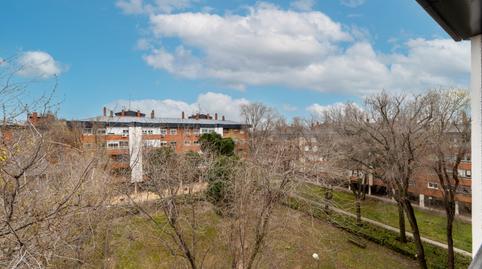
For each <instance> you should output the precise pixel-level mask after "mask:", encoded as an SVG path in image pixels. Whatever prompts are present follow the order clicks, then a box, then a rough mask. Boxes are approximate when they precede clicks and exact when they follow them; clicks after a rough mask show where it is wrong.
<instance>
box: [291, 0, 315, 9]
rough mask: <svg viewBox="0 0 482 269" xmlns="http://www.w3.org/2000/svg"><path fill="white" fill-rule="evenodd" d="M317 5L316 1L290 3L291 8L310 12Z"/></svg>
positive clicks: (303, 0)
mask: <svg viewBox="0 0 482 269" xmlns="http://www.w3.org/2000/svg"><path fill="white" fill-rule="evenodd" d="M314 5H315V0H295V1H293V2H291V3H290V7H291V8H293V9H296V10H300V11H310V10H312V9H313V6H314Z"/></svg>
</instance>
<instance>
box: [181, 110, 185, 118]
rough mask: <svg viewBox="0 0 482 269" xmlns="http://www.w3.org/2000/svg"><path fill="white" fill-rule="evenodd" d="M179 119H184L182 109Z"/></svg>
mask: <svg viewBox="0 0 482 269" xmlns="http://www.w3.org/2000/svg"><path fill="white" fill-rule="evenodd" d="M181 119H184V111H183V112H182V113H181Z"/></svg>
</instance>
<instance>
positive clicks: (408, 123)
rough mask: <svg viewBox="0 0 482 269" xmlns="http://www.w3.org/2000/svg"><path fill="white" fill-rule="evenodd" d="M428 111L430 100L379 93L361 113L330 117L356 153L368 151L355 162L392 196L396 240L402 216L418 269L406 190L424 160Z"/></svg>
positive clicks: (413, 223) (417, 238)
mask: <svg viewBox="0 0 482 269" xmlns="http://www.w3.org/2000/svg"><path fill="white" fill-rule="evenodd" d="M433 106H434V105H433V99H432V98H431V96H430V95H418V96H411V97H407V96H403V95H401V96H395V95H388V94H387V93H385V92H382V93H381V94H378V95H375V96H371V97H368V98H367V99H366V100H365V103H364V106H363V110H361V109H357V108H355V107H353V106H348V107H346V108H344V109H343V110H341V109H338V111H336V113H332V120H333V119H334V121H333V122H334V123H335V124H337V125H338V130H341V131H342V132H341V133H342V134H343V135H344V136H345V137H346V136H348V137H357V144H359V145H362V144H364V145H365V146H362V148H365V149H367V150H368V151H366V152H365V155H364V156H365V158H363V159H357V160H356V161H357V162H359V163H360V164H362V165H364V166H365V167H366V168H369V169H370V170H372V171H373V172H374V175H377V177H379V178H380V179H382V180H384V182H385V184H386V185H387V187H388V188H389V189H391V190H393V194H394V198H395V199H396V201H397V202H398V203H399V206H400V210H399V216H400V218H399V220H400V233H401V239H402V240H403V239H404V236H405V235H404V231H403V230H404V226H403V225H404V219H403V211H404V212H405V213H406V214H407V217H408V220H409V223H410V226H411V228H412V232H413V235H414V240H415V245H416V248H417V260H418V262H419V265H420V267H421V268H426V267H427V265H426V260H425V252H424V249H423V245H422V241H421V236H420V231H419V228H418V224H417V219H416V216H415V213H414V210H413V207H412V205H411V202H410V199H409V193H408V187H409V183H410V180H411V178H412V176H413V175H414V172H415V171H416V170H417V169H418V168H419V167H420V165H421V161H422V159H423V157H424V154H426V149H427V143H426V141H427V140H428V138H429V136H430V134H429V132H428V130H429V128H430V126H431V124H432V123H433V120H434V117H433V109H434V107H433ZM333 115H334V116H333ZM367 160H368V162H367ZM401 208H403V210H401Z"/></svg>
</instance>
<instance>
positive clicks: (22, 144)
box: [0, 62, 108, 268]
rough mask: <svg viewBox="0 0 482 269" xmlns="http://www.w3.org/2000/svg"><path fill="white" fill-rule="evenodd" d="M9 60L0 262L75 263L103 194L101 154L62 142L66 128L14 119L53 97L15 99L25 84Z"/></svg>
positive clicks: (1, 156)
mask: <svg viewBox="0 0 482 269" xmlns="http://www.w3.org/2000/svg"><path fill="white" fill-rule="evenodd" d="M13 66H14V62H12V63H11V65H10V66H9V67H8V68H6V69H2V70H1V71H2V72H7V73H2V74H0V79H1V82H0V83H2V86H1V88H2V90H1V92H0V99H2V101H5V102H7V104H6V105H4V106H3V110H2V113H3V118H4V120H3V123H2V127H1V135H0V208H1V210H0V245H1V246H2V247H1V249H0V267H3V268H24V267H40V268H43V267H47V266H51V265H52V264H58V263H62V262H64V261H69V262H72V261H74V262H75V263H76V264H81V263H82V262H83V258H84V256H83V254H84V253H83V252H82V250H81V247H80V246H82V245H83V244H84V243H85V241H86V238H88V237H89V234H88V233H90V231H91V230H90V229H82V228H81V227H83V225H91V224H94V222H96V220H93V219H92V217H94V216H96V210H98V209H102V208H103V201H104V198H106V195H104V191H105V190H106V188H104V184H106V183H107V182H108V180H107V178H106V177H105V176H106V174H105V173H104V170H103V169H102V168H99V167H101V166H102V165H101V163H102V160H100V159H98V158H93V157H92V156H88V155H86V154H84V152H83V151H82V150H81V149H79V148H76V147H75V146H74V145H73V144H69V143H68V142H67V140H63V138H64V137H66V136H67V134H66V132H68V130H67V129H68V128H64V129H63V131H60V130H61V129H57V128H53V126H51V124H50V123H45V124H43V125H42V127H39V126H36V125H34V124H32V123H30V122H27V123H22V122H20V121H19V119H18V116H19V115H24V113H25V112H28V111H29V110H30V109H31V108H32V107H34V108H48V107H50V104H49V102H50V99H51V98H50V97H49V98H47V99H43V97H42V96H41V97H39V98H40V99H36V100H35V101H34V102H33V103H32V104H28V105H27V104H25V103H24V102H23V101H22V100H21V98H20V97H22V96H24V94H28V93H27V88H26V87H27V86H28V84H26V83H25V82H18V81H17V80H16V79H17V77H16V72H18V71H19V70H21V69H18V68H13ZM10 68H13V71H12V70H11V69H10ZM10 72H12V73H10ZM50 96H51V95H50ZM19 122H20V123H19ZM55 124H60V123H59V122H55ZM51 127H52V128H51ZM54 129H55V131H53V130H54ZM66 142H67V143H66ZM99 211H101V210H98V211H97V212H99ZM87 222H90V223H89V224H87Z"/></svg>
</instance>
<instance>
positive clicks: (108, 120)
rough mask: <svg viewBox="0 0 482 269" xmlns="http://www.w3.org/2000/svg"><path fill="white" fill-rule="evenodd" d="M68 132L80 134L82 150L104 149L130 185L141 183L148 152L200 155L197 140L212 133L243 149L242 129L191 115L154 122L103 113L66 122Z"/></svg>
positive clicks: (135, 115) (122, 113) (239, 125)
mask: <svg viewBox="0 0 482 269" xmlns="http://www.w3.org/2000/svg"><path fill="white" fill-rule="evenodd" d="M68 124H69V125H70V126H71V127H72V128H77V129H79V130H81V134H80V140H81V143H82V145H83V147H84V148H85V149H96V148H99V147H101V148H105V150H106V153H107V155H108V156H109V158H110V160H111V162H110V163H111V167H112V168H113V170H124V171H127V172H130V174H131V182H140V181H142V179H143V167H142V157H143V152H144V151H145V150H148V149H152V148H160V147H171V148H173V149H174V150H175V151H176V152H177V153H184V152H190V151H193V152H200V151H201V147H200V144H199V138H200V136H201V135H203V134H205V133H211V132H215V133H217V134H219V135H221V136H222V137H230V138H232V139H233V140H234V142H235V144H236V150H237V151H238V152H239V151H244V150H245V149H246V140H247V137H248V134H247V130H246V127H247V126H246V125H245V124H242V123H240V122H235V121H230V120H226V119H225V117H224V116H222V117H221V118H220V119H218V114H217V113H216V114H214V117H212V116H210V115H209V114H199V113H198V114H194V115H191V116H189V117H187V118H186V117H185V114H184V112H183V113H182V114H181V117H180V118H158V117H155V113H154V111H152V112H151V113H150V116H149V117H146V115H145V114H144V113H141V112H140V111H132V110H123V111H120V112H117V113H114V112H113V111H108V110H107V108H104V109H103V115H102V116H98V117H93V118H87V119H83V120H77V121H69V122H68Z"/></svg>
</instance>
